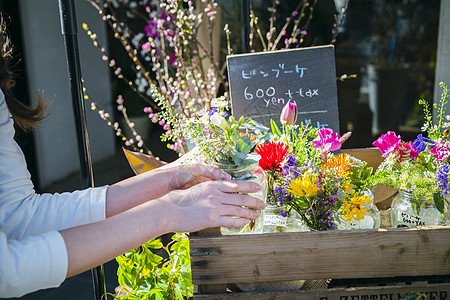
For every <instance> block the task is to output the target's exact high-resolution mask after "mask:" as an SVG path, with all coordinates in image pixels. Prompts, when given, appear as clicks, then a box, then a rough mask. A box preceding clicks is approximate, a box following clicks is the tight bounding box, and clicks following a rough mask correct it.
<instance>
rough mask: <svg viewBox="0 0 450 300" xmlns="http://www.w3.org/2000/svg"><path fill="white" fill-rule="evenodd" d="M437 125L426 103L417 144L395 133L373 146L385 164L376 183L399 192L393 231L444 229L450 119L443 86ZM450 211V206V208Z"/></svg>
mask: <svg viewBox="0 0 450 300" xmlns="http://www.w3.org/2000/svg"><path fill="white" fill-rule="evenodd" d="M440 85H441V87H442V88H443V93H442V94H441V100H440V105H437V104H436V105H434V108H435V109H437V117H436V122H435V123H436V124H433V117H432V112H431V109H430V107H429V105H428V103H427V102H426V101H425V100H420V101H419V104H421V105H422V106H423V108H424V114H425V124H424V126H423V127H422V130H423V131H426V132H427V135H428V137H424V136H423V135H422V134H419V135H418V136H417V138H416V139H415V140H414V142H412V141H409V142H405V141H403V140H402V138H401V136H400V135H397V134H396V133H395V132H393V131H388V132H387V133H385V134H383V135H381V136H380V137H379V138H378V139H377V140H376V141H375V142H374V143H373V145H374V146H376V147H378V149H380V151H381V153H382V156H383V157H385V160H384V161H383V162H382V163H381V165H380V166H379V167H378V169H377V171H376V174H375V177H374V178H375V180H374V181H375V182H376V183H384V184H387V185H391V186H393V187H395V188H397V189H398V190H399V195H398V196H397V197H396V198H394V200H393V202H392V205H391V224H392V226H393V227H404V226H406V227H416V226H432V225H443V224H445V223H446V220H445V216H446V213H445V206H446V205H445V201H444V197H447V195H448V187H449V185H448V165H449V155H450V141H449V139H448V136H449V131H448V129H447V128H448V127H449V126H450V123H448V122H445V120H444V119H447V120H449V119H450V117H449V116H445V105H446V104H447V97H448V95H447V93H448V88H447V86H446V85H445V84H444V83H441V84H440ZM447 207H448V206H447Z"/></svg>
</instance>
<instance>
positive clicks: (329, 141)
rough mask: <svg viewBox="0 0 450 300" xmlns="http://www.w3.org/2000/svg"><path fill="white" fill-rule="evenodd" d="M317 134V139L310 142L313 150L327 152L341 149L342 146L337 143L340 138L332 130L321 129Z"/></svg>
mask: <svg viewBox="0 0 450 300" xmlns="http://www.w3.org/2000/svg"><path fill="white" fill-rule="evenodd" d="M317 133H318V135H317V138H316V139H315V140H314V141H313V142H312V144H313V147H314V149H317V150H321V151H322V152H329V151H334V150H338V149H340V148H341V146H342V144H341V143H340V142H339V139H340V138H341V136H340V135H339V134H338V133H336V132H333V129H331V128H321V129H319V131H318V132H317Z"/></svg>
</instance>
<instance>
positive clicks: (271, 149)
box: [255, 100, 304, 233]
mask: <svg viewBox="0 0 450 300" xmlns="http://www.w3.org/2000/svg"><path fill="white" fill-rule="evenodd" d="M280 121H281V123H282V124H285V125H286V124H288V125H293V124H295V122H296V121H297V104H296V103H295V102H291V101H290V100H289V102H288V103H287V104H286V105H285V106H284V107H283V110H282V112H281V116H280ZM255 152H256V153H258V154H259V155H260V156H261V159H260V160H259V166H260V167H261V168H262V169H263V170H264V171H265V173H266V177H267V183H268V191H267V200H266V203H267V207H266V208H265V209H264V211H263V216H262V218H261V220H260V223H262V224H258V225H259V227H262V232H263V233H271V232H295V231H302V229H303V227H304V225H303V223H302V221H301V218H300V216H299V215H298V213H297V212H296V211H293V210H292V211H289V212H287V213H286V212H285V211H284V208H283V206H282V202H280V201H279V199H278V198H279V196H278V195H277V194H278V191H279V190H280V188H281V187H280V182H283V181H284V175H283V172H282V168H281V167H282V164H283V162H284V161H285V159H286V156H287V155H288V153H289V146H288V145H287V144H285V143H283V141H270V142H269V143H261V144H259V145H258V146H257V147H256V149H255Z"/></svg>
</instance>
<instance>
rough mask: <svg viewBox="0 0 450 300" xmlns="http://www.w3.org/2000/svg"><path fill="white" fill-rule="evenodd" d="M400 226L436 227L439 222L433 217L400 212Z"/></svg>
mask: <svg viewBox="0 0 450 300" xmlns="http://www.w3.org/2000/svg"><path fill="white" fill-rule="evenodd" d="M398 224H399V225H404V226H408V227H415V226H434V225H438V222H437V220H436V219H435V218H433V217H425V216H414V215H410V214H407V213H403V212H398Z"/></svg>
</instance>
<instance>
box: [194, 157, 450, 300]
mask: <svg viewBox="0 0 450 300" xmlns="http://www.w3.org/2000/svg"><path fill="white" fill-rule="evenodd" d="M350 151H352V152H350ZM350 151H346V152H348V153H351V154H352V155H354V156H356V157H358V158H360V159H364V160H365V161H368V162H369V165H370V166H373V167H376V166H377V165H378V164H379V162H381V158H380V157H379V152H378V150H376V151H374V150H372V149H364V150H350ZM381 194H383V193H381ZM385 194H386V193H385ZM388 194H392V193H388ZM391 196H392V195H391ZM375 197H377V195H375ZM190 245H191V260H192V280H193V283H194V285H196V287H198V288H197V291H196V293H195V295H194V299H228V298H236V299H253V300H256V299H258V300H263V299H264V300H266V299H318V300H319V299H323V300H325V299H327V300H328V299H330V300H331V299H352V300H353V299H395V300H397V299H402V297H403V296H404V295H405V294H407V293H421V294H422V295H425V296H426V297H427V298H424V299H450V226H439V227H421V228H382V229H379V230H348V231H347V230H345V231H344V230H342V231H327V232H298V233H275V234H249V235H238V236H220V231H219V230H218V229H217V228H215V229H210V230H206V231H201V232H198V233H195V234H192V235H191V238H190ZM298 280H307V281H308V283H314V282H324V281H325V280H327V281H328V282H329V284H328V288H321V289H314V290H298V289H295V290H292V289H289V287H290V286H291V285H290V283H292V282H294V283H295V281H298ZM249 286H251V287H252V288H253V287H254V286H260V287H264V288H263V289H262V290H260V291H249V289H247V287H249ZM227 288H228V292H227ZM230 289H231V290H234V292H229V291H230ZM239 289H240V290H244V291H241V292H239V291H238V290H239ZM412 299H414V298H412Z"/></svg>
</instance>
